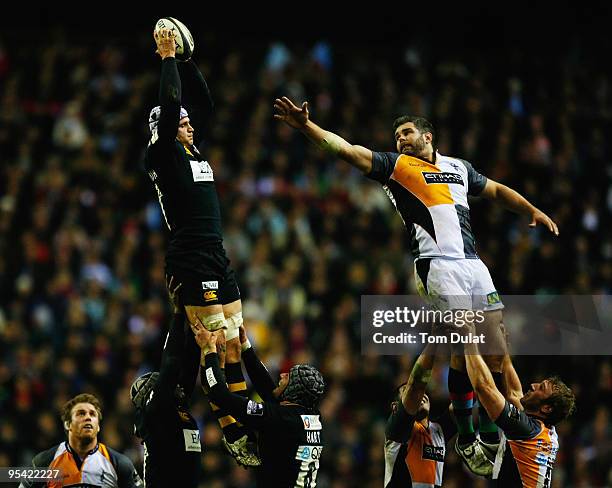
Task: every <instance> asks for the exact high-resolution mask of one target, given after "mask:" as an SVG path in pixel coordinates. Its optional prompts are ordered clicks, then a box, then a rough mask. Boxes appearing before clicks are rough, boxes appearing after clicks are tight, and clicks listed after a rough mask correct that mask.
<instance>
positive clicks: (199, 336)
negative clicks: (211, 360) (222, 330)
mask: <svg viewBox="0 0 612 488" xmlns="http://www.w3.org/2000/svg"><path fill="white" fill-rule="evenodd" d="M189 326H190V327H191V330H192V332H193V335H194V336H195V341H196V343H197V344H198V346H200V349H202V351H203V352H217V339H218V338H219V331H215V332H210V331H209V330H208V329H207V328H206V327H204V326H203V325H202V323H201V322H200V321H199V320H197V321H196V322H195V323H193V324H192V323H189Z"/></svg>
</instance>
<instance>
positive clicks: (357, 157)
mask: <svg viewBox="0 0 612 488" xmlns="http://www.w3.org/2000/svg"><path fill="white" fill-rule="evenodd" d="M274 108H275V109H276V112H277V113H276V114H274V118H275V119H277V120H282V121H283V122H285V123H286V124H287V125H289V126H290V127H293V128H294V129H297V130H299V131H301V132H302V133H303V134H304V135H305V136H306V137H308V139H310V141H311V142H312V143H314V144H315V145H316V146H318V147H320V148H321V149H323V150H325V151H327V152H329V153H331V154H333V155H335V156H338V157H339V158H340V159H343V160H344V161H346V162H347V163H349V164H352V165H353V166H355V167H356V168H357V169H359V170H360V171H361V172H363V173H364V174H368V173H370V171H372V151H371V150H370V149H368V148H367V147H363V146H356V145H353V144H351V143H350V142H347V141H346V140H344V139H343V138H342V137H340V136H339V135H337V134H334V133H333V132H330V131H327V130H325V129H322V128H321V127H319V126H318V125H317V124H315V123H314V122H313V121H312V120H310V116H309V112H308V102H304V103H303V104H302V106H301V107H298V106H296V105H295V104H294V103H293V102H292V101H291V100H289V98H287V97H282V98H277V99H276V100H275V101H274Z"/></svg>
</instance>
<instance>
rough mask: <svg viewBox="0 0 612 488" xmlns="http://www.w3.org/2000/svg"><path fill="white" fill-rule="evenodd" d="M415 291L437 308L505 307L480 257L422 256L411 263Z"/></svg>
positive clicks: (499, 308)
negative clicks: (412, 265)
mask: <svg viewBox="0 0 612 488" xmlns="http://www.w3.org/2000/svg"><path fill="white" fill-rule="evenodd" d="M414 278H415V280H416V285H417V290H418V292H419V294H420V295H421V296H422V297H424V298H425V299H426V300H427V301H428V302H429V303H430V304H431V305H433V306H434V308H436V309H439V310H457V309H460V310H485V311H487V312H489V311H492V310H501V309H502V308H504V304H503V303H502V301H501V299H500V297H499V293H497V290H495V285H494V284H493V280H492V279H491V274H490V273H489V270H488V269H487V267H486V266H485V264H484V263H483V262H482V261H481V260H480V259H440V258H422V259H419V260H417V261H415V263H414Z"/></svg>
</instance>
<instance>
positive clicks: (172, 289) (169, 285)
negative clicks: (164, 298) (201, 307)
mask: <svg viewBox="0 0 612 488" xmlns="http://www.w3.org/2000/svg"><path fill="white" fill-rule="evenodd" d="M182 285H183V283H178V284H176V285H175V284H174V276H168V275H166V289H167V290H168V296H169V297H170V305H172V312H173V313H179V312H180V311H181V301H180V298H179V294H178V289H179V288H180V287H181V286H182Z"/></svg>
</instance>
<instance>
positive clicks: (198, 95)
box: [178, 59, 215, 147]
mask: <svg viewBox="0 0 612 488" xmlns="http://www.w3.org/2000/svg"><path fill="white" fill-rule="evenodd" d="M178 71H179V73H180V75H181V83H182V98H181V104H182V105H183V107H185V108H186V109H187V112H189V123H190V124H191V125H192V127H193V128H194V141H195V142H194V144H195V146H196V147H198V146H199V144H200V142H202V139H203V138H204V128H205V124H206V121H207V120H208V119H209V118H210V116H211V115H212V113H213V109H214V106H215V105H214V102H213V99H212V96H211V94H210V89H209V88H208V84H207V83H206V80H205V79H204V76H203V75H202V72H201V71H200V69H199V68H198V66H197V65H196V64H195V62H194V61H193V60H192V59H190V60H189V61H187V62H185V63H178Z"/></svg>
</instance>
